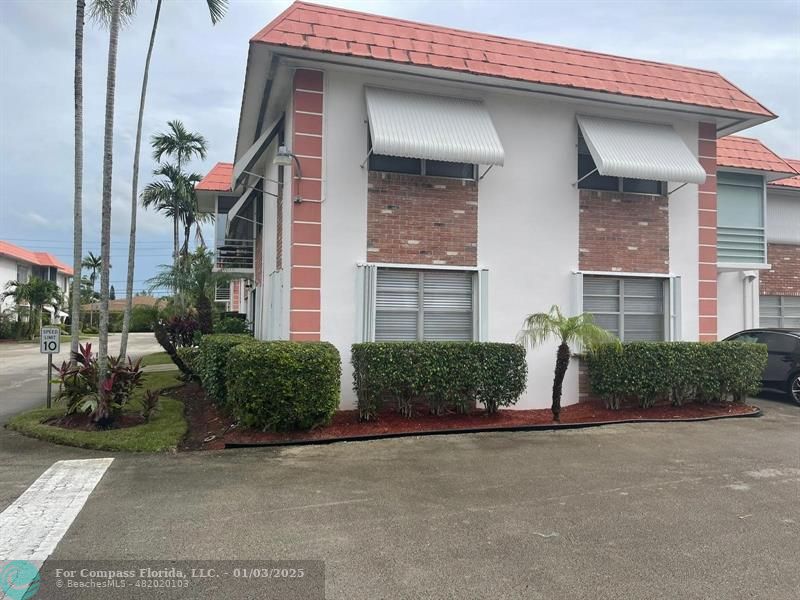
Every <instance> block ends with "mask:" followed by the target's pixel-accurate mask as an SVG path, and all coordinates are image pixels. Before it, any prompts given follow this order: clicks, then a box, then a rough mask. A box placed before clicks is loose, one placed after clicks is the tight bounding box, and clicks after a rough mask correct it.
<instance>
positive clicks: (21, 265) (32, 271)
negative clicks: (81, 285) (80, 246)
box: [0, 240, 72, 322]
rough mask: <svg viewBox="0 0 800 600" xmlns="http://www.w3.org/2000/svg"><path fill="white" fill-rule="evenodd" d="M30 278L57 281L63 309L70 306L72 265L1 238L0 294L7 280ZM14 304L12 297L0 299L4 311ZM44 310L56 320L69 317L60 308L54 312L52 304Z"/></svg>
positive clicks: (46, 253) (61, 320) (48, 254)
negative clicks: (57, 311) (61, 295)
mask: <svg viewBox="0 0 800 600" xmlns="http://www.w3.org/2000/svg"><path fill="white" fill-rule="evenodd" d="M31 277H38V278H40V279H47V280H49V281H53V282H55V283H56V284H58V287H59V289H60V290H61V291H62V293H63V294H64V308H68V307H69V295H70V282H71V281H72V268H71V267H70V266H69V265H67V264H65V263H63V262H61V261H60V260H58V259H57V258H56V257H55V256H53V255H52V254H50V253H49V252H34V251H32V250H27V249H25V248H22V247H20V246H17V245H15V244H11V243H10V242H6V241H3V240H0V295H2V294H3V293H4V292H5V291H6V287H7V285H8V283H9V282H12V281H21V282H27V281H28V280H29V279H30V278H31ZM14 306H15V304H14V299H13V298H5V299H3V300H2V302H0V309H2V310H3V311H6V310H10V309H13V307H14ZM45 310H46V311H47V312H49V313H50V315H51V318H53V319H54V320H55V321H57V322H63V320H64V319H65V318H66V317H67V316H69V315H68V314H67V313H66V312H64V311H63V310H61V311H59V313H58V314H55V309H54V308H53V307H52V306H45Z"/></svg>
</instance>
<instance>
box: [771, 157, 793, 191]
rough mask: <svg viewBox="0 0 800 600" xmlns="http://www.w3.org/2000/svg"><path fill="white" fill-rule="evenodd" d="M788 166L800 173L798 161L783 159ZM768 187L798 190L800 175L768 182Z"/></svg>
mask: <svg viewBox="0 0 800 600" xmlns="http://www.w3.org/2000/svg"><path fill="white" fill-rule="evenodd" d="M783 160H785V161H786V162H787V163H789V165H790V166H792V167H794V170H795V171H797V172H798V173H800V160H796V159H793V158H784V159H783ZM769 185H777V186H779V187H787V188H795V189H798V190H800V175H797V176H795V177H787V178H786V179H777V180H775V181H770V182H769Z"/></svg>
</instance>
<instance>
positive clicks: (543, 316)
mask: <svg viewBox="0 0 800 600" xmlns="http://www.w3.org/2000/svg"><path fill="white" fill-rule="evenodd" d="M551 338H555V339H558V340H560V344H559V346H558V351H557V353H556V369H555V376H554V378H553V404H552V407H551V410H552V411H553V420H554V421H558V420H560V417H559V415H560V413H561V388H562V386H563V384H564V376H565V375H566V374H567V368H568V367H569V358H570V347H569V345H570V344H579V345H581V346H583V347H585V348H591V347H593V346H596V345H597V344H601V343H603V342H610V341H613V340H614V339H615V338H614V336H613V335H612V334H611V333H609V332H608V331H606V330H605V329H603V328H602V327H599V326H597V325H595V324H594V321H593V318H592V315H590V314H588V313H583V314H581V315H578V316H575V317H565V316H564V315H563V314H562V313H561V309H560V308H559V307H558V306H556V305H555V304H554V305H553V306H552V307H551V308H550V312H546V313H535V314H532V315H528V317H527V318H526V319H525V323H524V325H523V327H522V330H521V331H520V332H519V334H518V335H517V341H518V342H519V343H522V344H525V345H526V346H528V347H530V348H535V347H537V346H541V345H542V344H544V343H545V342H547V341H548V340H550V339H551Z"/></svg>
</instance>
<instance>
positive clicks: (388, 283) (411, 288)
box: [375, 269, 420, 342]
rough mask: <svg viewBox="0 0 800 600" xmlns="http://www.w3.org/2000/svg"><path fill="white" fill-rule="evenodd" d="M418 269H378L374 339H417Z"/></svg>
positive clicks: (377, 340)
mask: <svg viewBox="0 0 800 600" xmlns="http://www.w3.org/2000/svg"><path fill="white" fill-rule="evenodd" d="M419 295H420V294H419V273H418V272H416V271H411V270H405V269H379V270H378V277H377V285H376V292H375V341H376V342H384V341H410V342H411V341H415V340H416V339H417V325H418V316H419V307H420V298H419Z"/></svg>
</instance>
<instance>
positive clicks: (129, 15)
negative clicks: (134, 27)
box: [88, 0, 138, 29]
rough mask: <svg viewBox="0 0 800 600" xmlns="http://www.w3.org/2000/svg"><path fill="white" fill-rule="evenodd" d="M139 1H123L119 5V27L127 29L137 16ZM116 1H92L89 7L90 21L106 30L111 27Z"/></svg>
mask: <svg viewBox="0 0 800 600" xmlns="http://www.w3.org/2000/svg"><path fill="white" fill-rule="evenodd" d="M137 5H138V2H137V0H122V1H121V2H120V5H119V26H120V27H127V26H128V25H129V24H130V23H131V21H132V20H133V17H134V15H135V14H136V8H137ZM113 6H114V0H92V1H91V2H90V3H89V6H88V9H89V10H88V13H89V19H90V20H91V21H93V22H94V23H97V24H98V25H100V26H101V27H103V28H104V29H108V28H109V26H110V25H111V11H112V10H113Z"/></svg>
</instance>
